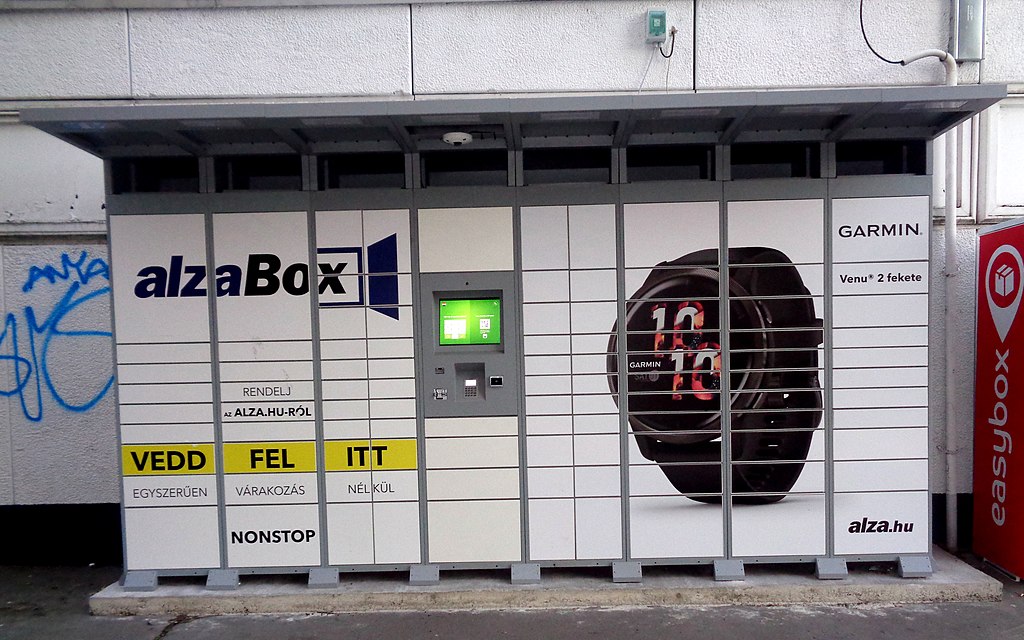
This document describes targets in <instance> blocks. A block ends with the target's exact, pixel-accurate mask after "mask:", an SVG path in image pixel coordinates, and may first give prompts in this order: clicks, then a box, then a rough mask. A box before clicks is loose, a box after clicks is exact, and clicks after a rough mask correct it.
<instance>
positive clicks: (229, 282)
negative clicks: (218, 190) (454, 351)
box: [135, 234, 398, 320]
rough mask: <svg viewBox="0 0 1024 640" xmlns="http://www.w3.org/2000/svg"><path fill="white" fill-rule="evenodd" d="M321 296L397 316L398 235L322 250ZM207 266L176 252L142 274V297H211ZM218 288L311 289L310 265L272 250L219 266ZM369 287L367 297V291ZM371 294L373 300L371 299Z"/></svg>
mask: <svg viewBox="0 0 1024 640" xmlns="http://www.w3.org/2000/svg"><path fill="white" fill-rule="evenodd" d="M316 253H317V261H316V262H317V264H316V268H317V294H318V298H319V305H320V307H321V308H330V307H346V306H362V305H364V304H368V306H369V307H370V308H371V309H373V310H374V311H377V312H379V313H382V314H384V315H386V316H389V317H391V318H394V319H396V320H397V319H398V308H397V306H396V305H398V275H397V271H398V237H397V235H396V234H392V235H390V236H388V237H386V238H383V239H381V240H378V241H377V242H374V243H372V244H370V245H368V246H367V247H366V256H367V260H366V262H367V264H366V269H365V271H364V269H363V247H326V248H317V251H316ZM207 275H208V274H207V269H206V265H204V264H185V261H184V258H183V257H182V256H171V258H170V264H169V265H168V266H166V267H165V266H161V265H152V266H148V267H143V268H142V269H140V270H139V272H138V278H139V280H138V282H136V283H135V296H136V297H137V298H189V297H205V296H206V295H208V286H209V284H208V281H207V280H208V278H207ZM213 286H214V290H215V291H216V295H217V297H218V298H220V297H224V296H272V295H274V294H276V293H277V292H278V291H282V290H283V291H284V292H285V293H288V294H291V295H293V296H302V295H306V294H308V293H309V287H310V278H309V265H308V264H306V263H304V262H297V263H294V264H290V265H287V266H285V265H284V264H283V263H282V261H281V258H280V257H278V256H276V255H274V254H272V253H252V254H249V257H248V260H246V263H245V265H237V264H222V265H218V266H217V267H216V268H215V270H214V277H213ZM364 290H365V292H366V295H364ZM367 298H368V299H369V300H368V301H367Z"/></svg>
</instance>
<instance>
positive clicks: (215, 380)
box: [203, 163, 239, 591]
mask: <svg viewBox="0 0 1024 640" xmlns="http://www.w3.org/2000/svg"><path fill="white" fill-rule="evenodd" d="M203 166H204V167H206V168H207V169H208V170H209V171H210V173H209V175H208V176H207V182H206V186H207V189H208V192H207V193H208V194H213V193H215V191H216V185H215V176H214V175H213V171H212V170H213V163H205V164H204V165H203ZM210 197H213V196H212V195H208V196H207V198H210ZM204 202H205V203H209V202H210V201H209V200H208V199H204ZM203 209H204V211H203V217H204V220H205V226H206V273H207V281H208V283H209V284H208V285H207V296H206V301H207V304H208V305H209V307H208V308H209V312H210V362H211V363H212V367H211V371H210V375H211V378H210V380H211V383H212V387H213V389H212V391H213V457H214V460H216V465H217V524H218V526H219V528H220V537H219V539H220V568H219V569H215V570H213V569H211V570H210V572H209V573H208V574H207V576H206V588H207V589H212V590H217V591H224V590H232V589H237V588H238V585H239V580H238V570H237V569H229V568H228V540H227V506H226V504H225V494H224V427H223V416H222V414H221V411H220V407H221V394H220V348H219V338H218V333H217V285H216V273H217V259H216V256H215V254H214V246H213V244H214V237H213V215H214V214H213V209H212V207H209V206H204V207H203Z"/></svg>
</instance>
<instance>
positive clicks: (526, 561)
mask: <svg viewBox="0 0 1024 640" xmlns="http://www.w3.org/2000/svg"><path fill="white" fill-rule="evenodd" d="M520 155H521V154H520ZM518 166H519V158H518V157H517V155H516V152H515V151H509V152H508V168H509V172H508V186H509V187H511V188H512V271H513V273H514V274H515V285H514V288H515V292H516V296H515V297H516V300H517V302H518V305H519V308H518V309H516V312H515V313H514V314H511V315H512V317H513V318H514V324H513V325H512V330H513V331H514V332H515V339H516V341H517V342H518V343H519V388H520V389H521V393H520V394H519V397H518V398H516V413H517V416H518V421H517V423H518V426H519V541H520V558H522V560H521V562H520V563H518V564H513V565H512V569H511V576H510V580H511V582H512V584H536V583H538V582H540V565H539V564H537V563H535V562H531V558H530V500H529V498H530V482H529V477H528V475H529V474H528V473H527V471H528V466H527V464H528V461H527V455H526V355H525V354H526V338H525V336H524V335H523V242H522V238H523V225H522V215H521V207H522V203H521V201H520V197H519V196H520V193H519V189H518V188H517V183H518V182H519V181H520V176H519V170H518ZM506 317H508V314H507V313H506ZM506 335H507V334H506Z"/></svg>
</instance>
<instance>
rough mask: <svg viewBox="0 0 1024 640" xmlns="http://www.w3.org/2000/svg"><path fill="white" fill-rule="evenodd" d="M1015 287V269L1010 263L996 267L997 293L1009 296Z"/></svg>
mask: <svg viewBox="0 0 1024 640" xmlns="http://www.w3.org/2000/svg"><path fill="white" fill-rule="evenodd" d="M1013 289H1014V281H1013V269H1011V268H1010V265H1008V264H1004V265H1003V266H1001V267H999V268H998V269H996V293H998V294H999V295H1001V296H1008V295H1010V293H1011V292H1012V291H1013Z"/></svg>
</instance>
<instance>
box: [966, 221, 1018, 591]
mask: <svg viewBox="0 0 1024 640" xmlns="http://www.w3.org/2000/svg"><path fill="white" fill-rule="evenodd" d="M1022 255H1024V221H1021V222H1014V223H1012V224H1010V225H1007V226H1003V227H999V228H996V229H992V230H991V231H988V232H985V233H983V234H982V235H981V237H980V240H979V247H978V345H977V362H976V374H975V385H976V387H975V403H974V407H975V409H974V550H975V552H976V553H977V554H978V555H980V556H981V557H983V558H985V559H986V560H988V561H989V562H991V563H993V564H995V565H997V566H999V567H1001V568H1002V569H1004V570H1005V571H1008V572H1010V573H1011V574H1013V575H1015V576H1021V575H1024V544H1022V541H1024V478H1022V477H1021V476H1022V475H1024V459H1022V458H1024V449H1022V447H1024V373H1021V374H1017V371H1018V370H1024V326H1022V324H1024V317H1022V318H1021V319H1020V320H1016V317H1017V312H1018V311H1019V309H1020V303H1021V297H1022V296H1021V294H1022V293H1024V286H1022V285H1024V282H1021V278H1022V277H1024V259H1022V257H1021V256H1022ZM1021 315H1022V316H1024V314H1021ZM1015 376H1016V380H1015V379H1014V377H1015ZM1017 387H1021V388H1017ZM1014 446H1016V447H1017V448H1018V449H1019V450H1018V451H1017V452H1016V453H1015V452H1014Z"/></svg>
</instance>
